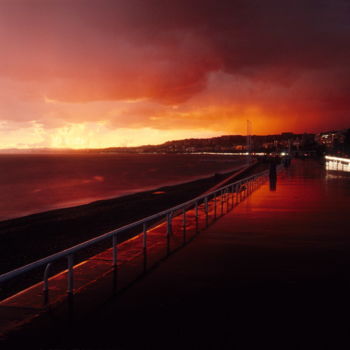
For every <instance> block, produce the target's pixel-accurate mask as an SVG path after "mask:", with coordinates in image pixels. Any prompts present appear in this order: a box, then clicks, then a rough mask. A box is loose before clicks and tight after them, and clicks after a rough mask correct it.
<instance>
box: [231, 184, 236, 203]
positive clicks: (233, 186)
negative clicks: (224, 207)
mask: <svg viewBox="0 0 350 350" xmlns="http://www.w3.org/2000/svg"><path fill="white" fill-rule="evenodd" d="M234 189H235V185H232V186H231V209H233V206H234V199H235V194H234Z"/></svg>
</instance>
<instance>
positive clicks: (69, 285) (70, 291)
mask: <svg viewBox="0 0 350 350" xmlns="http://www.w3.org/2000/svg"><path fill="white" fill-rule="evenodd" d="M67 261H68V273H67V293H68V294H73V292H74V257H73V254H69V255H68V256H67Z"/></svg>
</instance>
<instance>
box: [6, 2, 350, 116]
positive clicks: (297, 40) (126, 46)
mask: <svg viewBox="0 0 350 350" xmlns="http://www.w3.org/2000/svg"><path fill="white" fill-rule="evenodd" d="M0 7H1V14H0V20H1V21H0V28H1V32H0V45H1V46H2V47H6V50H3V51H2V52H1V53H0V60H1V61H2V65H1V67H0V72H1V74H2V75H3V76H7V77H9V78H13V79H19V80H20V79H26V80H33V81H40V86H41V88H40V89H42V91H43V92H44V93H45V94H46V95H48V96H49V97H50V98H54V99H58V100H61V101H70V102H83V101H93V100H119V99H138V98H146V99H147V98H148V99H152V100H155V101H158V102H161V103H164V104H176V103H183V102H185V101H188V100H189V99H190V98H193V97H194V96H197V95H198V94H199V95H200V94H201V93H202V92H203V91H205V90H206V89H208V88H209V86H208V76H209V75H210V73H213V72H224V73H227V74H229V75H231V76H232V79H235V80H240V79H241V77H242V79H244V81H246V80H245V79H248V80H250V82H251V84H252V86H254V83H259V84H260V83H264V84H267V86H270V87H271V89H272V90H273V91H274V96H273V98H271V99H270V100H269V99H266V100H264V101H262V99H261V95H259V92H258V91H256V89H251V93H249V94H248V95H246V99H248V98H249V99H250V101H251V103H253V104H256V103H259V104H260V105H262V106H263V107H266V106H267V107H268V108H270V109H271V110H273V111H274V112H276V111H278V110H279V105H280V104H285V103H289V104H291V106H290V109H293V108H295V106H297V107H298V111H299V112H303V111H309V110H310V108H312V109H313V110H314V113H315V114H317V113H316V112H319V113H321V114H323V115H325V116H324V118H330V117H329V116H331V115H333V114H334V113H336V114H337V115H340V116H341V118H343V119H344V116H345V115H348V113H349V110H350V102H348V101H349V100H350V99H349V93H350V68H349V62H350V20H349V18H350V5H349V1H343V0H332V1H330V0H329V1H325V0H318V1H312V0H311V1H301V0H296V1H276V0H265V1H257V0H255V1H253V0H244V1H243V0H231V1H211V0H210V1H209V0H201V1H195V0H187V1H184V0H176V1H166V0H162V1H161V0H158V1H157V0H123V1H121V0H117V1H107V0H99V1H97V0H95V1H92V0H75V1H73V0H72V1H64V0H61V1H58V0H41V1H39V0H23V1H16V0H14V1H0ZM44 83H45V84H44ZM233 85H234V86H233V88H232V89H233V90H232V96H233V99H234V96H236V95H239V93H238V91H237V89H238V88H239V84H233ZM43 86H45V87H44V88H43ZM279 87H281V90H280V91H279ZM285 88H291V93H292V96H289V95H288V93H286V90H285ZM235 89H236V90H235ZM296 90H297V91H300V95H299V96H295V91H296ZM241 98H242V100H244V96H241ZM271 100H275V104H276V105H277V107H273V106H272V103H271ZM202 103H203V101H202ZM236 103H239V101H236ZM267 107H266V108H267Z"/></svg>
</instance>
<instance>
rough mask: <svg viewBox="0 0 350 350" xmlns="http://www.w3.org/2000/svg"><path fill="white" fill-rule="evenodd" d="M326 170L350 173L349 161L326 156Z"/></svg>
mask: <svg viewBox="0 0 350 350" xmlns="http://www.w3.org/2000/svg"><path fill="white" fill-rule="evenodd" d="M326 169H327V170H335V171H346V172H350V159H347V158H339V157H332V156H326Z"/></svg>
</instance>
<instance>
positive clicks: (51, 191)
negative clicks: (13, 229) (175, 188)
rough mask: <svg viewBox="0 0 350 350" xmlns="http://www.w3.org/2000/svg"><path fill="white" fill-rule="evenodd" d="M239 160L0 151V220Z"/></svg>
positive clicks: (200, 173) (185, 176)
mask: <svg viewBox="0 0 350 350" xmlns="http://www.w3.org/2000/svg"><path fill="white" fill-rule="evenodd" d="M241 163H242V160H241V159H239V158H237V157H235V158H232V157H229V156H215V155H180V154H174V155H169V154H167V155H162V154H145V155H138V154H128V155H120V154H88V155H82V154H79V155H77V154H75V155H71V154H70V155H0V199H1V200H0V220H5V219H9V218H14V217H20V216H24V215H28V214H32V213H36V212H41V211H46V210H50V209H55V208H62V207H68V206H73V205H79V204H84V203H89V202H92V201H94V200H98V199H105V198H112V197H117V196H121V195H125V194H128V193H133V192H138V191H143V190H147V189H152V188H157V187H160V186H163V185H168V184H175V183H180V182H183V181H188V180H192V179H195V178H200V177H205V176H208V175H212V174H214V173H216V172H224V171H227V170H231V169H232V168H235V167H237V166H239V165H240V164H241Z"/></svg>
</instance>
